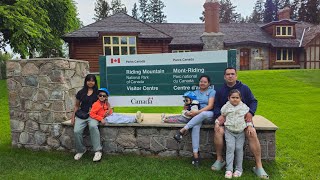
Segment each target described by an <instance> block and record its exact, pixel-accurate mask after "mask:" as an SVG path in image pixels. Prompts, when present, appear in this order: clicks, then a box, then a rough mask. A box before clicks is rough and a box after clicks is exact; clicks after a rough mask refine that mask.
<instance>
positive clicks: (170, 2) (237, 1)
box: [6, 0, 256, 52]
mask: <svg viewBox="0 0 320 180" xmlns="http://www.w3.org/2000/svg"><path fill="white" fill-rule="evenodd" d="M74 1H75V2H76V6H77V8H78V13H79V18H80V20H81V21H82V22H83V25H85V26H86V25H88V24H91V23H93V22H94V20H93V19H92V18H93V17H94V3H95V2H96V0H74ZM162 1H163V2H164V4H165V5H166V7H165V8H164V12H165V15H166V16H167V21H168V22H169V23H174V22H181V23H182V22H184V23H199V22H201V21H200V20H199V17H200V16H201V12H202V11H203V4H204V2H205V0H162ZM108 2H109V4H110V2H111V0H108ZM121 2H122V3H123V4H125V5H126V7H127V10H128V14H129V15H131V11H132V8H133V4H134V3H137V5H138V0H122V1H121ZM231 2H232V3H233V5H235V6H237V8H236V11H237V12H238V13H240V14H241V15H242V16H249V15H250V14H251V13H252V11H253V6H254V3H255V2H256V0H231ZM6 49H7V50H8V51H9V52H11V49H10V48H9V46H7V47H6Z"/></svg>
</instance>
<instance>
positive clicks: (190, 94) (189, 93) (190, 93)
mask: <svg viewBox="0 0 320 180" xmlns="http://www.w3.org/2000/svg"><path fill="white" fill-rule="evenodd" d="M182 97H188V98H190V99H191V100H197V96H196V94H195V93H194V92H193V91H187V92H185V93H184V94H183V96H182Z"/></svg>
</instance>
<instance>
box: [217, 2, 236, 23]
mask: <svg viewBox="0 0 320 180" xmlns="http://www.w3.org/2000/svg"><path fill="white" fill-rule="evenodd" d="M236 7H237V6H234V5H233V4H232V3H231V1H230V0H221V1H220V12H219V15H220V22H222V23H231V22H237V20H238V19H239V17H240V14H238V13H236V12H235V8H236Z"/></svg>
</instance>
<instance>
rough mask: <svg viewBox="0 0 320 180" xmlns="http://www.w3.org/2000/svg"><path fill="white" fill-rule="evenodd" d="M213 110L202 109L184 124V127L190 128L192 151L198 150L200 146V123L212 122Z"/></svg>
mask: <svg viewBox="0 0 320 180" xmlns="http://www.w3.org/2000/svg"><path fill="white" fill-rule="evenodd" d="M213 122H214V121H213V111H203V112H201V113H200V114H198V115H196V116H194V117H193V118H192V119H191V120H190V121H189V122H188V123H187V124H186V125H185V126H184V128H185V129H191V128H192V132H191V139H192V149H193V152H194V153H197V152H198V151H199V146H200V128H201V125H202V123H205V124H210V123H213Z"/></svg>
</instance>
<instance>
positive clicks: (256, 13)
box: [248, 0, 264, 23]
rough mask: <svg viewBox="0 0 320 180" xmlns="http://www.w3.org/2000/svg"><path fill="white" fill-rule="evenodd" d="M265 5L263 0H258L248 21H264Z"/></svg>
mask: <svg viewBox="0 0 320 180" xmlns="http://www.w3.org/2000/svg"><path fill="white" fill-rule="evenodd" d="M263 7H264V4H263V0H257V1H256V3H255V5H254V8H253V12H252V14H251V16H250V18H249V19H248V21H249V22H252V23H258V22H263V13H264V9H263Z"/></svg>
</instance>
